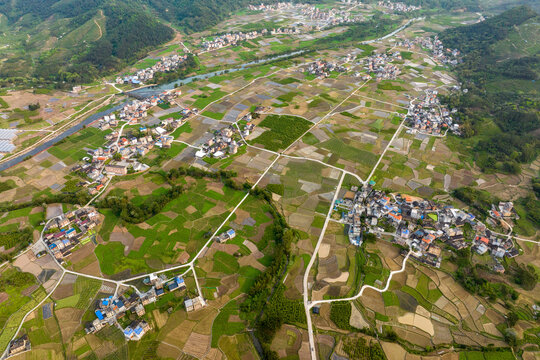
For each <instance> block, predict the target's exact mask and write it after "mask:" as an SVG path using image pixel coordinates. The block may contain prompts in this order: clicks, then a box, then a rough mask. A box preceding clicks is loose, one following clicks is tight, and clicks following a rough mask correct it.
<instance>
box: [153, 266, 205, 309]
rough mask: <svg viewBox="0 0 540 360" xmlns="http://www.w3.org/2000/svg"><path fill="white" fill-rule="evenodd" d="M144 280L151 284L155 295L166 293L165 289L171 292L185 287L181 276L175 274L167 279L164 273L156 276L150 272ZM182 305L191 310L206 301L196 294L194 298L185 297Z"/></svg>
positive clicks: (200, 306)
mask: <svg viewBox="0 0 540 360" xmlns="http://www.w3.org/2000/svg"><path fill="white" fill-rule="evenodd" d="M144 282H145V283H146V284H149V285H153V287H152V290H153V291H154V293H155V295H156V296H157V297H160V296H163V295H164V294H165V293H166V291H165V290H167V291H168V292H172V291H176V290H184V289H186V283H185V281H184V279H183V278H182V277H181V276H175V277H174V278H173V279H171V280H167V278H166V277H165V275H161V276H156V275H155V274H150V275H149V276H148V278H146V279H144ZM152 290H150V291H152ZM184 306H185V307H186V311H187V312H191V311H195V310H198V309H201V308H203V307H204V306H206V302H205V301H204V299H203V297H202V296H197V297H195V298H186V299H185V300H184Z"/></svg>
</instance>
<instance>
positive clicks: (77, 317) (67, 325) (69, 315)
mask: <svg viewBox="0 0 540 360" xmlns="http://www.w3.org/2000/svg"><path fill="white" fill-rule="evenodd" d="M54 313H55V315H56V317H57V318H58V324H59V326H60V331H61V332H62V338H63V339H64V341H65V342H68V341H69V340H70V339H71V338H72V337H73V334H75V331H77V329H78V328H79V327H80V326H81V318H82V315H83V314H84V310H80V309H74V308H65V309H60V310H55V311H54Z"/></svg>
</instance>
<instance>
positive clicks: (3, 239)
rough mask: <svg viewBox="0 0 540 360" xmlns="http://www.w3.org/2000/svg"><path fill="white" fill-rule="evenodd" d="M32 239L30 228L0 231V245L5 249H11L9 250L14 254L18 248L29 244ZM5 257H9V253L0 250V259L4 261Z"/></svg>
mask: <svg viewBox="0 0 540 360" xmlns="http://www.w3.org/2000/svg"><path fill="white" fill-rule="evenodd" d="M32 241H33V236H32V230H31V229H30V228H24V229H17V230H15V231H8V232H1V233H0V247H2V246H3V247H4V249H5V250H10V249H13V250H12V251H10V252H13V253H14V254H16V253H18V250H21V249H23V248H25V247H26V246H28V245H29V244H31V243H32ZM7 259H9V255H8V254H5V253H4V252H2V253H1V254H0V260H2V261H4V260H7Z"/></svg>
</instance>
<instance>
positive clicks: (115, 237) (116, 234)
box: [110, 225, 140, 256]
mask: <svg viewBox="0 0 540 360" xmlns="http://www.w3.org/2000/svg"><path fill="white" fill-rule="evenodd" d="M110 240H111V241H117V242H120V243H122V245H124V255H125V256H127V255H128V254H129V252H130V251H131V249H132V247H133V243H134V242H135V237H134V236H133V235H131V234H130V233H129V231H128V229H126V228H125V227H120V226H118V225H117V226H115V227H114V229H113V231H112V233H111V237H110ZM139 247H140V245H139Z"/></svg>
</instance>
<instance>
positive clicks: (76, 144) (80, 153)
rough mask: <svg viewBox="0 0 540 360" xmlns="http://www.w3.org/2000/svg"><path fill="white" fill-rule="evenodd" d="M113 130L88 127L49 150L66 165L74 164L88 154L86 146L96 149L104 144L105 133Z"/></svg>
mask: <svg viewBox="0 0 540 360" xmlns="http://www.w3.org/2000/svg"><path fill="white" fill-rule="evenodd" d="M111 131H112V130H106V131H101V130H99V129H97V128H93V127H87V128H85V129H82V130H81V131H79V132H78V133H76V134H73V135H71V136H69V137H68V138H66V139H64V140H62V141H60V142H59V143H57V144H56V145H54V146H53V147H51V148H50V149H49V150H47V151H48V152H49V153H50V154H51V155H54V156H55V157H57V158H58V159H59V160H62V161H63V162H64V163H65V164H66V165H73V164H74V163H75V162H77V161H79V160H81V159H82V158H83V157H85V156H86V155H87V154H86V150H84V148H85V147H87V148H90V149H95V148H97V147H100V146H103V144H104V143H105V135H107V134H109V133H110V132H111Z"/></svg>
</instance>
